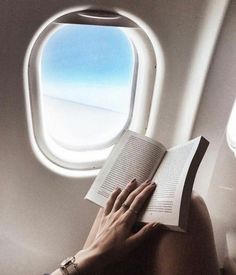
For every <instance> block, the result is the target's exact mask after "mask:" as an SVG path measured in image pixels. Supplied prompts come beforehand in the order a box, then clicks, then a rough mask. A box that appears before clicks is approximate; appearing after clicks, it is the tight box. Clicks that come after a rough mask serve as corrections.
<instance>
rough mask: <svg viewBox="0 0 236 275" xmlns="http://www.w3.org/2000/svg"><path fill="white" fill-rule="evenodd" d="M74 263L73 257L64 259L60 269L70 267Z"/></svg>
mask: <svg viewBox="0 0 236 275" xmlns="http://www.w3.org/2000/svg"><path fill="white" fill-rule="evenodd" d="M74 262H75V257H69V258H67V259H65V260H64V261H62V262H61V264H60V266H61V267H62V268H66V267H67V266H69V265H71V264H72V263H74Z"/></svg>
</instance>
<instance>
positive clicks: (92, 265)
mask: <svg viewBox="0 0 236 275" xmlns="http://www.w3.org/2000/svg"><path fill="white" fill-rule="evenodd" d="M75 264H76V265H77V267H78V270H79V271H80V273H81V274H95V272H97V271H100V269H101V268H102V266H103V262H102V261H101V257H100V255H99V251H98V249H97V248H94V247H90V248H87V249H83V250H80V251H79V252H78V253H77V254H76V255H75ZM80 273H79V274H80Z"/></svg>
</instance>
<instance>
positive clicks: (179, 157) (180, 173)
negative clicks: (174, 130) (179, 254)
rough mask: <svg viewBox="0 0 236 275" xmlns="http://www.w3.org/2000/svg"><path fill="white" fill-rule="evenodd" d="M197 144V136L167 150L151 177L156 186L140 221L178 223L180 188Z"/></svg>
mask: <svg viewBox="0 0 236 275" xmlns="http://www.w3.org/2000/svg"><path fill="white" fill-rule="evenodd" d="M198 144H199V138H198V139H194V140H192V141H190V142H188V143H186V144H185V145H182V146H176V147H173V148H171V149H169V150H168V151H167V153H166V155H165V157H164V159H163V161H162V163H161V164H160V166H159V168H158V170H157V172H156V174H155V175H154V177H153V181H155V182H156V183H157V188H156V190H155V192H154V194H153V196H152V198H151V200H150V201H149V203H148V205H147V208H146V209H145V210H146V211H145V213H144V214H143V215H142V218H141V220H142V221H145V222H151V221H160V222H161V223H163V224H166V225H178V221H179V208H180V202H181V195H182V189H183V185H184V182H185V178H186V175H187V172H188V169H189V166H190V163H191V161H192V159H193V156H194V154H195V152H196V149H197V146H198Z"/></svg>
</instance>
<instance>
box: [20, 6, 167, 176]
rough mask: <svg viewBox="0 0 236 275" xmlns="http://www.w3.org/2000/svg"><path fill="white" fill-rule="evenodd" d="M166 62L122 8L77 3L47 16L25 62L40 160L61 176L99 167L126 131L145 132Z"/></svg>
mask: <svg viewBox="0 0 236 275" xmlns="http://www.w3.org/2000/svg"><path fill="white" fill-rule="evenodd" d="M131 17H132V16H131ZM134 18H135V17H134ZM137 21H138V19H137ZM140 23H141V24H142V21H140ZM144 26H145V27H146V25H145V24H144ZM149 35H150V36H149ZM150 38H151V39H150ZM152 41H154V42H155V41H156V42H155V45H156V50H154V47H153V43H152ZM156 56H158V57H159V59H158V60H159V63H158V64H159V65H158V68H159V70H158V71H159V74H158V75H156V72H157V66H156V60H157V59H156ZM163 60H164V59H163V54H162V51H161V50H160V47H159V44H158V43H157V40H156V37H155V36H154V34H153V33H152V32H151V30H150V29H149V28H147V32H146V31H145V30H144V29H143V28H141V27H140V26H139V25H138V24H137V23H136V21H133V20H131V18H129V17H127V16H125V15H121V14H120V13H117V12H114V11H112V12H109V11H100V10H96V11H95V10H90V9H88V10H77V9H76V8H75V9H74V8H73V9H71V10H67V11H63V12H61V13H60V14H58V15H55V16H53V17H52V18H50V19H48V21H46V22H45V23H44V24H43V25H42V26H41V27H40V28H39V29H38V31H37V32H36V33H35V35H34V37H33V38H32V40H31V42H30V45H29V47H28V50H27V52H26V57H25V64H24V80H25V96H26V103H27V104H26V107H27V119H28V126H29V133H30V141H31V145H32V148H33V150H34V152H35V155H36V156H37V157H38V159H39V160H40V161H41V162H42V163H43V164H45V165H46V166H47V167H49V168H50V169H52V170H53V171H55V172H58V173H61V174H63V175H69V176H72V175H74V176H78V175H79V176H80V175H82V174H83V175H84V174H86V175H88V174H90V173H96V171H95V170H96V169H99V168H101V167H102V165H103V163H104V161H105V160H106V158H107V157H108V155H109V153H110V152H111V150H112V148H113V145H114V144H115V143H116V142H117V140H118V139H119V137H120V136H121V135H122V133H123V131H124V130H125V129H131V130H134V131H136V132H140V133H141V132H142V133H145V131H146V130H147V128H148V123H149V115H150V106H151V105H152V104H151V103H152V98H153V93H154V88H155V89H156V92H157V93H158V92H159V91H160V90H159V88H160V87H161V86H160V85H159V84H160V83H161V81H158V80H162V79H163V78H162V73H163V72H164V70H163ZM156 82H158V85H157V86H156V85H155V83H156ZM157 106H158V104H157Z"/></svg>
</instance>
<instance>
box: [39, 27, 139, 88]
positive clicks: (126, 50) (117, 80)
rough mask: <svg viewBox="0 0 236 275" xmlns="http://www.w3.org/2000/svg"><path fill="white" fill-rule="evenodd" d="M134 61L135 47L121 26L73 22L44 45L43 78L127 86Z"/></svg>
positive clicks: (57, 82)
mask: <svg viewBox="0 0 236 275" xmlns="http://www.w3.org/2000/svg"><path fill="white" fill-rule="evenodd" d="M133 62H134V61H133V53H132V46H131V44H130V43H129V41H128V39H127V38H126V36H125V34H124V33H123V32H122V31H121V30H120V29H119V28H117V27H102V26H90V25H72V24H70V25H65V26H63V27H62V28H61V29H59V30H58V31H57V32H55V33H54V34H53V35H52V36H51V38H49V40H48V42H47V44H46V45H45V47H44V50H43V55H42V64H41V65H42V71H41V72H42V80H43V81H46V82H50V83H54V84H59V85H60V83H63V84H65V83H73V82H77V83H80V84H82V85H84V84H85V85H88V84H90V85H94V84H98V85H107V84H108V85H111V84H112V85H121V86H124V85H126V84H128V83H130V81H131V79H132V77H131V76H132V74H133Z"/></svg>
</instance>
